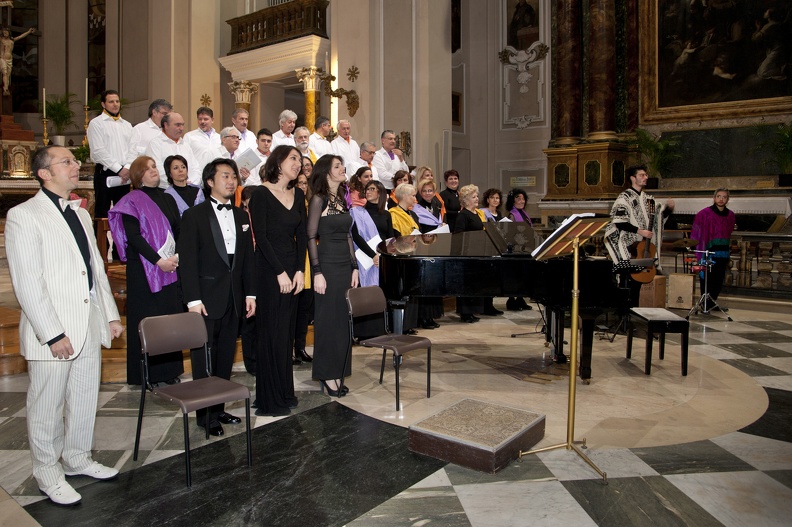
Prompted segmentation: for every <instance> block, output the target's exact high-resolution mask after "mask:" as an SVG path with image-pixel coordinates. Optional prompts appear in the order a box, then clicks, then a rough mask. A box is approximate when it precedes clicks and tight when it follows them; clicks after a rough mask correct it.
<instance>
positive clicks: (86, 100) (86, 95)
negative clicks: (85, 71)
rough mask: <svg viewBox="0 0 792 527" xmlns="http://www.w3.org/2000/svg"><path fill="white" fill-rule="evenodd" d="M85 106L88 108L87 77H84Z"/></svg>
mask: <svg viewBox="0 0 792 527" xmlns="http://www.w3.org/2000/svg"><path fill="white" fill-rule="evenodd" d="M85 105H86V106H88V77H85Z"/></svg>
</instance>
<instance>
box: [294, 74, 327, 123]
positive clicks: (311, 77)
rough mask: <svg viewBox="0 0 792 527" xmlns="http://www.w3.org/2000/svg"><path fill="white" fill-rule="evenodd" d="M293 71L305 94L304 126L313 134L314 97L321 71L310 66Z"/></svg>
mask: <svg viewBox="0 0 792 527" xmlns="http://www.w3.org/2000/svg"><path fill="white" fill-rule="evenodd" d="M294 71H295V72H296V73H297V78H298V79H299V80H300V82H302V84H303V92H304V93H305V126H306V127H308V130H310V131H311V133H313V132H314V123H315V122H316V97H317V95H318V93H319V82H320V81H321V79H320V78H319V75H320V74H321V70H319V68H317V67H316V66H311V67H309V68H301V69H299V70H294Z"/></svg>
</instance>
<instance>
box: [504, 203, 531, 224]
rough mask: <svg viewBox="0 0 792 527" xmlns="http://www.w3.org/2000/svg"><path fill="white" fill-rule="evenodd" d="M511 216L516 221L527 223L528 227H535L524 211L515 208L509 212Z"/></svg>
mask: <svg viewBox="0 0 792 527" xmlns="http://www.w3.org/2000/svg"><path fill="white" fill-rule="evenodd" d="M509 214H511V215H512V217H513V218H514V221H519V222H526V221H527V222H528V225H530V226H531V227H533V222H532V221H531V217H530V216H529V215H528V214H527V213H526V212H525V211H524V210H522V209H518V208H517V207H515V208H513V209H512V210H511V211H509Z"/></svg>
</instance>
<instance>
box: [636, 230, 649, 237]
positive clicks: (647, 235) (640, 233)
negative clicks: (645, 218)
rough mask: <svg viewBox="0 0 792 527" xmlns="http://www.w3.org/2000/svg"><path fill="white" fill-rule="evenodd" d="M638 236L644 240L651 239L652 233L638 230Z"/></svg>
mask: <svg viewBox="0 0 792 527" xmlns="http://www.w3.org/2000/svg"><path fill="white" fill-rule="evenodd" d="M638 234H639V235H641V236H643V237H644V238H651V237H652V231H647V230H646V229H638Z"/></svg>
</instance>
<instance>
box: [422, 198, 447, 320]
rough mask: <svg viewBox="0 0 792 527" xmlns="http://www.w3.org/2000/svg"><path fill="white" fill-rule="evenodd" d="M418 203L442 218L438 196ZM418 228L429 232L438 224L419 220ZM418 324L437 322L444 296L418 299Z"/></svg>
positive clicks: (441, 207)
mask: <svg viewBox="0 0 792 527" xmlns="http://www.w3.org/2000/svg"><path fill="white" fill-rule="evenodd" d="M418 205H420V206H421V207H423V208H425V209H426V210H428V211H429V212H431V213H432V216H434V217H435V218H437V219H439V220H442V219H443V218H442V217H441V215H442V210H443V206H442V205H441V204H440V200H439V199H437V197H436V196H433V197H432V200H431V201H426V200H425V199H423V198H420V199H419V200H418ZM418 228H419V229H420V230H421V232H429V231H432V230H434V229H436V228H437V225H426V224H423V223H420V222H418ZM417 304H418V324H419V325H420V326H422V327H424V328H425V329H427V328H428V327H430V326H432V325H433V324H435V320H434V319H436V318H440V317H442V316H443V314H444V309H443V297H439V296H438V297H423V298H420V299H418V302H417Z"/></svg>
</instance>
